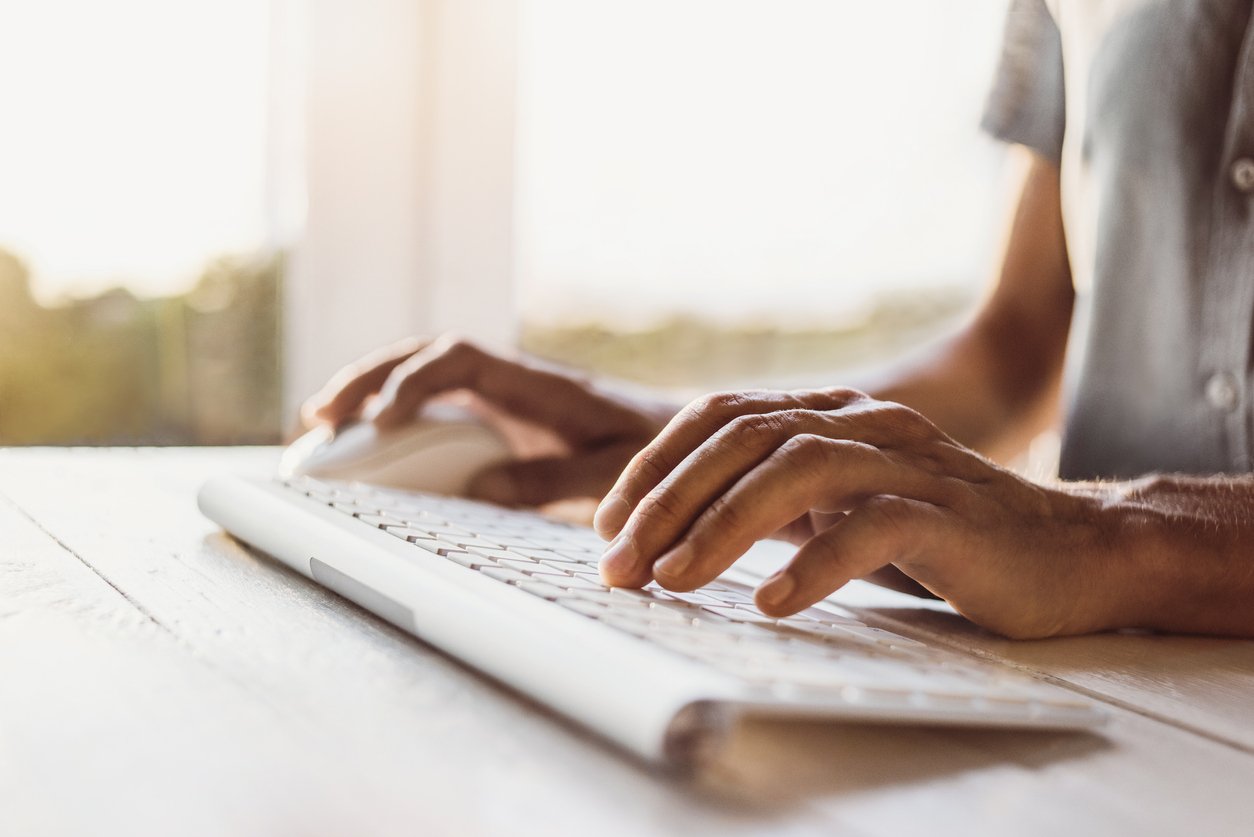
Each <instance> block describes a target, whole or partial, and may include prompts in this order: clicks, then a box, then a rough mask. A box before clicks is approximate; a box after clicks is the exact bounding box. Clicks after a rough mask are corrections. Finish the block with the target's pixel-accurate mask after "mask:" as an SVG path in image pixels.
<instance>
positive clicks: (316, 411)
mask: <svg viewBox="0 0 1254 837" xmlns="http://www.w3.org/2000/svg"><path fill="white" fill-rule="evenodd" d="M428 343H430V341H429V340H423V339H419V338H411V339H408V340H402V341H400V342H398V343H393V344H392V345H390V346H385V347H384V348H382V349H379V350H377V351H374V352H371V353H370V354H368V355H366V356H365V357H363V358H361V359H360V360H357V361H354V362H353V363H350V364H349V365H348V366H345V367H344V368H343V369H341V370H340V371H339V372H336V373H335V375H333V376H332V377H331V380H329V381H327V383H326V385H325V386H323V387H322V389H321V390H319V391H318V392H317V393H316V394H314V395H313V396H311V397H310V398H309V399H308V400H307V401H306V402H305V403H304V404H303V405H301V408H300V417H301V422H302V423H304V425H305V426H306V427H313V426H314V425H316V424H333V425H334V424H340V423H341V422H343V421H344V420H345V419H347V418H348V417H350V416H352V415H353V414H354V413H356V412H357V410H358V409H359V408H360V407H361V405H362V402H363V401H365V400H366V398H367V397H369V396H370V395H373V394H374V393H376V392H378V391H379V389H380V388H381V387H382V386H383V384H384V382H385V381H387V379H388V376H389V375H391V374H392V370H393V369H395V368H396V367H397V366H399V365H401V364H402V363H404V362H405V361H406V360H408V359H409V358H411V357H413V356H414V355H415V354H416V353H418V352H419V351H420V350H422V349H423V348H424V347H425V346H427V344H428Z"/></svg>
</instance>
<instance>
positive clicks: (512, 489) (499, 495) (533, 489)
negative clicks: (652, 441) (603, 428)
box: [469, 442, 639, 506]
mask: <svg viewBox="0 0 1254 837" xmlns="http://www.w3.org/2000/svg"><path fill="white" fill-rule="evenodd" d="M638 447H639V445H637V444H636V443H634V442H626V443H618V444H614V445H610V446H609V447H605V448H601V449H599V450H596V451H593V452H591V453H575V454H573V455H571V456H547V457H543V458H540V459H521V460H515V461H513V462H507V463H505V464H503V465H496V466H493V467H491V468H486V469H484V470H483V471H481V472H479V473H478V474H477V475H476V476H475V478H474V479H473V480H471V483H470V490H469V494H470V496H471V497H474V498H476V499H479V500H487V501H489V502H492V503H499V504H501V505H504V506H541V505H544V504H545V503H552V502H555V501H557V500H569V499H572V498H576V497H591V498H593V499H597V500H599V499H600V498H601V497H602V496H604V495H605V492H607V491H609V489H610V486H612V485H613V484H614V480H615V479H617V478H618V475H619V473H620V472H621V471H622V470H623V468H625V467H626V466H627V463H628V462H629V461H630V460H631V457H633V456H635V454H636V450H637V449H638Z"/></svg>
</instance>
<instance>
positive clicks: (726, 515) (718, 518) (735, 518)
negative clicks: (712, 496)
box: [704, 495, 748, 536]
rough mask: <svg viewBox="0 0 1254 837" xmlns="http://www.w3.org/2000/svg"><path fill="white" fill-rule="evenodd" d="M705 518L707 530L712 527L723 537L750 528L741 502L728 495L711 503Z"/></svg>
mask: <svg viewBox="0 0 1254 837" xmlns="http://www.w3.org/2000/svg"><path fill="white" fill-rule="evenodd" d="M704 517H705V518H706V521H707V525H706V527H705V528H707V529H709V528H711V527H712V528H713V530H714V531H717V532H719V533H720V535H722V536H725V535H726V534H727V533H732V534H738V533H741V532H744V531H745V530H746V529H747V528H748V515H746V513H745V510H744V508H743V507H742V506H741V505H740V503H739V502H737V501H736V500H734V499H731V498H729V497H727V496H726V495H724V496H722V497H719V498H718V499H716V500H715V501H714V502H712V503H710V508H709V510H708V511H707V512H706V514H705V515H704Z"/></svg>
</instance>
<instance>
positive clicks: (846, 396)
mask: <svg viewBox="0 0 1254 837" xmlns="http://www.w3.org/2000/svg"><path fill="white" fill-rule="evenodd" d="M823 394H824V395H825V396H826V397H827V399H828V400H829V401H831V402H833V403H835V404H836V405H838V406H840V405H846V404H853V403H855V402H858V401H869V400H870V398H871V396H869V395H867V394H866V393H865V392H863V391H862V390H860V389H852V388H850V387H832V388H831V389H827V390H824V391H823Z"/></svg>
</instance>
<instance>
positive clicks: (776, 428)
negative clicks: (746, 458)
mask: <svg viewBox="0 0 1254 837" xmlns="http://www.w3.org/2000/svg"><path fill="white" fill-rule="evenodd" d="M785 425H786V420H785V419H784V418H783V417H782V416H780V415H779V414H777V413H767V414H758V415H748V416H739V417H737V418H735V419H732V421H731V422H730V423H729V424H728V425H727V429H726V430H725V431H724V434H723V435H724V437H725V438H726V440H727V441H729V442H730V443H731V444H733V445H735V446H736V447H738V448H741V449H744V450H750V451H755V450H761V449H762V448H764V447H768V446H773V445H775V444H776V443H777V442H778V440H779V437H780V436H781V435H783V434H784V433H786V432H787V430H786V427H785Z"/></svg>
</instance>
